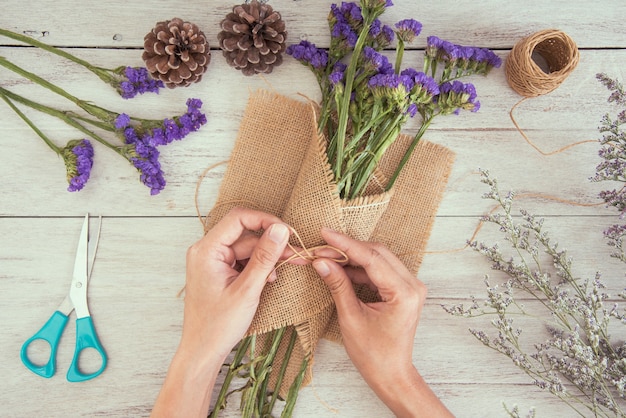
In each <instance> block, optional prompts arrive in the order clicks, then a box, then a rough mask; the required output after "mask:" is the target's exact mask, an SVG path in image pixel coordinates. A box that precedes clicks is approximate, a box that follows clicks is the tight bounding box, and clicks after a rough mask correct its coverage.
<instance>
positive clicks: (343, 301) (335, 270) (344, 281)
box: [313, 258, 360, 318]
mask: <svg viewBox="0 0 626 418" xmlns="http://www.w3.org/2000/svg"><path fill="white" fill-rule="evenodd" d="M313 268H314V269H315V270H316V271H317V273H318V274H319V275H320V277H321V278H322V280H324V283H326V285H327V286H328V289H329V290H330V294H331V295H332V297H333V300H334V301H335V306H336V307H337V314H338V315H339V317H340V318H352V317H354V315H355V313H356V312H357V311H358V310H359V309H360V301H359V299H358V298H357V297H356V294H355V293H354V288H353V287H352V282H351V281H350V278H349V277H348V276H347V275H346V273H345V271H344V270H343V268H342V267H341V266H340V265H339V264H337V263H335V262H334V261H332V260H329V259H325V258H319V259H317V260H315V261H313Z"/></svg>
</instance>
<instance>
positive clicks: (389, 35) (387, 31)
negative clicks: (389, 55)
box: [382, 25, 395, 44]
mask: <svg viewBox="0 0 626 418" xmlns="http://www.w3.org/2000/svg"><path fill="white" fill-rule="evenodd" d="M382 35H383V39H384V40H385V41H386V42H387V44H390V43H392V42H393V39H394V38H395V32H394V31H393V29H391V27H390V26H388V25H384V26H383V29H382Z"/></svg>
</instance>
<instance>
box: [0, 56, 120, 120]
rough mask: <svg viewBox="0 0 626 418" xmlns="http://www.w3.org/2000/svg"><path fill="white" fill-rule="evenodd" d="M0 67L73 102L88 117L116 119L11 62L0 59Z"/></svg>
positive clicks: (106, 111) (104, 110)
mask: <svg viewBox="0 0 626 418" xmlns="http://www.w3.org/2000/svg"><path fill="white" fill-rule="evenodd" d="M0 65H1V66H3V67H5V68H7V69H9V70H11V71H13V72H15V73H17V74H19V75H21V76H22V77H24V78H27V79H29V80H31V81H33V82H35V83H37V84H39V85H40V86H42V87H45V88H47V89H48V90H50V91H52V92H54V93H56V94H58V95H60V96H63V97H65V98H66V99H68V100H69V101H71V102H73V103H74V104H76V105H77V106H78V107H80V108H81V109H83V110H84V111H86V112H87V113H89V114H90V115H93V116H95V117H97V118H98V119H100V120H102V121H104V122H112V121H113V120H114V119H115V118H116V117H117V114H116V113H114V112H111V111H109V110H106V109H103V108H101V107H100V106H96V105H94V104H91V103H88V102H86V101H84V100H81V99H79V98H78V97H76V96H73V95H71V94H70V93H68V92H67V91H65V90H63V89H62V88H60V87H58V86H56V85H54V84H52V83H50V82H49V81H48V80H46V79H43V78H41V77H39V76H38V75H37V74H33V73H31V72H30V71H28V70H25V69H24V68H22V67H20V66H18V65H15V64H13V63H12V62H11V61H9V60H7V59H6V58H4V57H0Z"/></svg>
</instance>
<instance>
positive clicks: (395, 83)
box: [367, 73, 402, 89]
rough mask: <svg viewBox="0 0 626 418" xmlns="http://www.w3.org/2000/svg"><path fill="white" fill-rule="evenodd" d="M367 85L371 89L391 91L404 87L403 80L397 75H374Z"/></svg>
mask: <svg viewBox="0 0 626 418" xmlns="http://www.w3.org/2000/svg"><path fill="white" fill-rule="evenodd" d="M367 85H368V86H369V87H371V88H375V87H386V88H389V89H396V88H398V87H400V85H402V80H401V79H400V77H399V76H398V75H396V74H393V73H392V74H375V75H373V76H372V77H371V78H370V79H369V81H368V82H367Z"/></svg>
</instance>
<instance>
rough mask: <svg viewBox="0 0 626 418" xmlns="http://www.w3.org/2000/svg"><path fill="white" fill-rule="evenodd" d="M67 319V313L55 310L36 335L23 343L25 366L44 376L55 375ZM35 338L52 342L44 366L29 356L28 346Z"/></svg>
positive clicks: (21, 355) (21, 354) (22, 354)
mask: <svg viewBox="0 0 626 418" xmlns="http://www.w3.org/2000/svg"><path fill="white" fill-rule="evenodd" d="M67 319H68V317H67V315H64V314H63V313H61V312H59V311H55V312H54V313H53V314H52V316H51V317H50V319H48V322H46V323H45V324H44V325H43V327H41V329H40V330H39V331H37V333H35V335H33V336H32V337H30V338H29V339H28V340H26V342H25V343H24V345H22V351H21V352H20V357H21V358H22V363H24V366H26V368H27V369H28V370H30V371H31V372H33V373H35V374H38V375H39V376H43V377H52V376H53V375H54V372H55V369H56V355H57V348H58V347H59V340H60V339H61V334H63V330H64V329H65V325H67ZM35 340H44V341H46V342H47V343H48V344H50V358H49V359H48V362H47V363H46V364H44V365H43V366H40V365H37V364H35V363H33V362H32V361H30V359H29V358H28V346H29V345H30V344H31V343H32V342H33V341H35Z"/></svg>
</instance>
